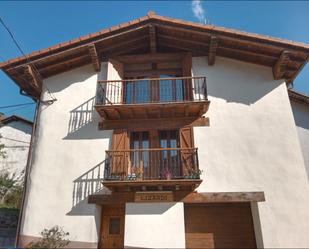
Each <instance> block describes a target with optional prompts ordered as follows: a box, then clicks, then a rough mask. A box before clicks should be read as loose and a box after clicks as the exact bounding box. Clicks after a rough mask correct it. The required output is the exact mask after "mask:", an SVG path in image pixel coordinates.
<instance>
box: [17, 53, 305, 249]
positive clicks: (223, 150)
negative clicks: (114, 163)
mask: <svg viewBox="0 0 309 249" xmlns="http://www.w3.org/2000/svg"><path fill="white" fill-rule="evenodd" d="M107 67H108V65H107V64H106V63H103V64H102V71H101V73H100V74H99V78H100V79H106V78H108V79H110V77H109V76H107V75H108V74H107ZM193 74H194V76H207V86H208V93H209V99H210V101H211V104H210V109H209V111H208V113H207V116H208V117H210V126H209V127H199V128H195V129H194V131H195V137H194V138H195V145H196V146H197V147H198V148H199V162H200V166H201V168H202V169H203V170H204V172H203V175H202V177H203V179H204V181H203V183H202V185H201V186H200V187H199V188H198V191H200V192H224V191H227V192H230V191H264V192H265V196H266V202H264V203H259V204H258V211H259V216H260V219H261V220H260V223H261V225H260V226H261V231H262V234H263V241H262V242H261V243H262V244H264V247H265V248H272V247H308V246H309V237H308V236H307V235H308V234H309V222H308V220H309V209H308V207H309V189H308V188H309V187H308V181H307V175H306V171H305V167H304V162H303V158H302V155H301V149H300V145H299V142H298V138H297V131H296V128H295V124H294V121H293V117H292V111H291V107H290V105H289V101H288V96H287V91H286V87H285V83H284V82H282V81H274V80H273V79H272V72H271V68H266V67H261V66H256V65H253V64H248V63H242V62H239V61H233V60H229V59H223V58H220V57H217V58H216V64H215V65H214V66H211V67H208V65H207V59H206V58H204V57H200V58H194V59H193ZM96 81H97V75H96V74H95V73H94V70H93V68H92V66H91V65H89V66H85V67H81V68H78V69H75V70H72V71H69V72H66V73H63V74H60V75H57V76H54V77H51V78H49V79H46V80H45V81H44V85H45V86H47V87H48V88H49V89H50V90H51V92H53V94H54V95H55V96H56V98H57V101H56V102H55V103H54V104H52V105H50V106H45V105H43V106H41V116H40V118H39V127H38V131H37V134H36V136H37V137H36V143H35V153H34V164H33V166H32V169H31V177H30V182H29V191H28V195H27V202H26V205H25V218H24V220H23V223H22V230H21V234H23V235H27V236H39V232H40V231H41V230H42V229H43V228H48V227H51V226H53V225H60V226H63V227H64V229H65V230H66V231H68V232H70V239H71V240H73V241H83V242H89V243H90V244H89V245H87V247H96V242H97V241H98V233H99V229H100V209H99V208H98V207H96V206H95V205H88V204H87V199H86V197H87V195H88V194H90V193H93V192H95V191H96V190H99V189H100V188H101V186H102V185H101V183H100V180H101V177H103V175H102V168H101V165H102V164H101V162H102V161H103V160H104V158H105V153H104V151H105V150H106V149H108V147H109V144H110V138H111V135H112V131H99V130H98V129H97V127H98V122H99V117H98V115H97V113H96V112H95V110H93V102H94V96H95V88H96ZM49 98H50V96H49V95H48V94H47V93H46V92H45V94H44V95H43V99H45V100H47V99H49ZM91 169H92V170H91ZM99 170H100V171H99ZM99 172H100V174H99ZM98 174H99V176H98V177H97V175H98ZM149 205H152V206H151V210H152V211H154V210H156V208H155V207H156V205H157V204H149ZM146 206H147V205H146ZM146 206H145V205H144V204H143V205H142V204H128V205H127V208H128V209H127V210H126V235H125V243H126V244H125V245H126V246H138V245H137V244H134V243H136V242H137V240H135V239H134V238H135V237H134V236H135V234H132V227H133V228H138V230H143V232H144V233H145V235H144V236H143V237H142V236H139V246H143V245H145V243H146V242H145V240H144V237H145V238H146V237H147V236H150V235H149V231H150V230H147V229H145V228H144V229H142V225H141V224H140V223H141V222H142V220H144V221H147V223H148V224H154V223H153V222H155V224H161V225H160V227H159V226H153V225H152V226H153V227H152V229H155V230H154V231H153V232H152V234H153V235H156V238H158V237H159V236H165V235H166V234H167V233H166V231H165V230H164V229H167V230H173V231H177V240H176V239H175V238H174V237H172V239H170V238H168V237H164V245H163V244H160V243H161V242H163V240H162V241H161V242H160V240H154V241H151V243H153V245H154V247H157V246H158V247H161V246H165V247H168V246H171V247H183V245H184V230H183V224H182V223H183V218H181V219H180V217H183V211H182V210H183V206H182V204H175V205H173V206H172V207H170V208H169V209H167V210H166V211H165V212H163V213H162V215H160V216H159V215H157V214H149V215H146V213H147V208H146ZM141 207H143V210H144V211H143V212H146V213H144V214H139V215H137V214H134V212H135V213H136V212H138V210H140V208H141ZM130 210H131V211H130ZM257 216H258V215H257V214H256V215H255V217H257ZM164 217H165V218H164ZM170 221H173V222H174V223H172V225H168V226H167V224H170ZM136 222H138V223H139V225H138V226H137V225H135V224H137V223H136ZM164 224H166V226H163V225H164ZM176 224H177V225H176ZM255 225H258V224H257V222H255ZM177 229H179V230H177ZM163 231H165V232H164V233H163ZM175 234H176V233H175ZM172 242H173V243H172ZM149 243H150V242H149ZM149 243H148V246H147V247H150V245H149ZM178 243H179V244H178Z"/></svg>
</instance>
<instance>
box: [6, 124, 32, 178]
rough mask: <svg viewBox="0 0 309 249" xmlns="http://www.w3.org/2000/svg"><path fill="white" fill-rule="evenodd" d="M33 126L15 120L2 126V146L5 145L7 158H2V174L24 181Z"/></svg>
mask: <svg viewBox="0 0 309 249" xmlns="http://www.w3.org/2000/svg"><path fill="white" fill-rule="evenodd" d="M31 131H32V125H31V124H29V123H28V122H24V121H20V120H13V121H10V122H8V123H6V124H4V125H3V126H0V134H1V136H2V138H0V144H4V151H5V154H6V157H5V158H0V172H8V173H9V175H10V177H13V178H14V179H16V180H18V181H22V180H23V177H24V172H25V167H26V163H27V156H28V150H29V145H30V138H31Z"/></svg>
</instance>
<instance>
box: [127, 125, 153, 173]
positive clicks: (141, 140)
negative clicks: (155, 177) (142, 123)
mask: <svg viewBox="0 0 309 249" xmlns="http://www.w3.org/2000/svg"><path fill="white" fill-rule="evenodd" d="M130 149H132V150H134V151H133V152H131V153H130V161H131V169H130V171H131V174H134V175H135V176H136V177H141V176H142V173H143V171H145V168H147V167H149V150H147V149H149V132H147V131H143V132H131V134H130Z"/></svg>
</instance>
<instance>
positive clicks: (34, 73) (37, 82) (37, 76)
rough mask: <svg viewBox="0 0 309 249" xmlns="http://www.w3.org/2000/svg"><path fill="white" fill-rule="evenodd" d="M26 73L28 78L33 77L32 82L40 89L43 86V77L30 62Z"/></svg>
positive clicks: (26, 67)
mask: <svg viewBox="0 0 309 249" xmlns="http://www.w3.org/2000/svg"><path fill="white" fill-rule="evenodd" d="M25 74H26V76H27V78H29V79H31V81H32V83H33V84H34V85H35V87H37V88H38V89H41V88H42V84H43V83H42V77H41V75H40V74H39V73H38V72H37V70H34V69H33V66H32V65H31V64H28V65H27V66H25Z"/></svg>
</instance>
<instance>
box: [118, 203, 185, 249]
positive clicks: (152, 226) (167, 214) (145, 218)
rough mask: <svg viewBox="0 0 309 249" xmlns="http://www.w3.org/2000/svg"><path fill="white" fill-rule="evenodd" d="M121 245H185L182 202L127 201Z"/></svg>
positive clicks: (135, 246) (154, 246)
mask: <svg viewBox="0 0 309 249" xmlns="http://www.w3.org/2000/svg"><path fill="white" fill-rule="evenodd" d="M124 239H125V241H124V246H125V247H128V248H185V223H184V205H183V203H172V202H166V203H127V204H126V215H125V235H124Z"/></svg>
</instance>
